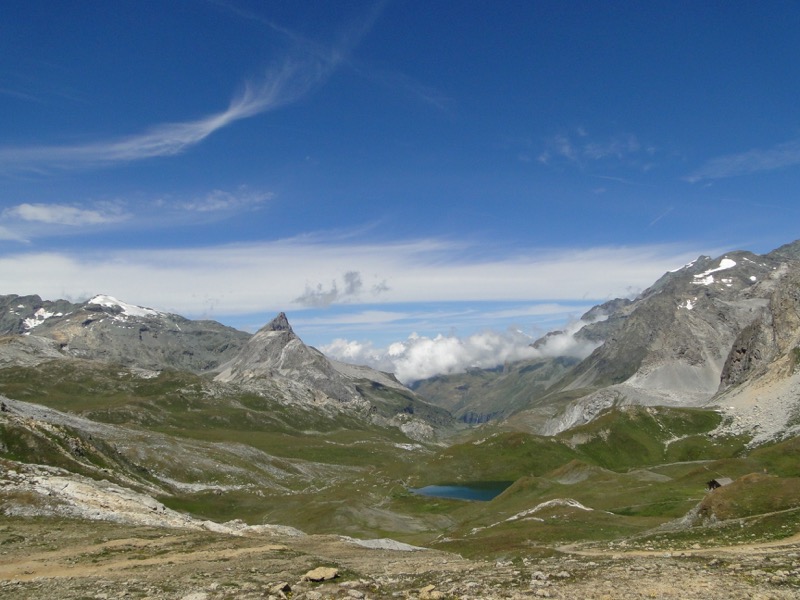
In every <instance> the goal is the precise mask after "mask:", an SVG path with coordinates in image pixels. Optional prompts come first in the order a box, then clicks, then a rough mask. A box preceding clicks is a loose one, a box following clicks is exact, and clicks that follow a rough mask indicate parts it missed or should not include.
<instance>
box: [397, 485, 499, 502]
mask: <svg viewBox="0 0 800 600" xmlns="http://www.w3.org/2000/svg"><path fill="white" fill-rule="evenodd" d="M512 483H513V482H511V481H485V482H479V483H470V484H467V485H428V486H425V487H421V488H417V489H412V490H411V491H412V492H413V493H414V494H419V495H420V496H432V497H434V498H451V499H455V500H478V501H481V502H486V501H488V500H491V499H492V498H494V497H495V496H499V495H500V494H502V493H503V491H505V489H506V488H507V487H508V486H510V485H511V484H512Z"/></svg>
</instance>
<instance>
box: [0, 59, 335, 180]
mask: <svg viewBox="0 0 800 600" xmlns="http://www.w3.org/2000/svg"><path fill="white" fill-rule="evenodd" d="M329 74H330V68H327V67H326V66H324V65H322V64H320V63H319V62H311V63H310V62H304V63H301V62H296V61H287V62H285V63H284V64H283V65H282V66H281V67H280V68H278V69H276V70H274V71H272V72H270V73H268V74H267V76H266V77H265V78H264V79H263V80H262V81H260V82H247V83H245V85H244V87H243V89H242V91H241V92H240V93H239V94H238V95H237V96H236V97H234V99H233V100H232V101H231V103H230V104H229V106H228V108H227V109H226V110H224V111H222V112H219V113H215V114H212V115H208V116H206V117H203V118H202V119H198V120H195V121H186V122H181V123H166V124H163V125H158V126H156V127H153V128H152V129H151V130H150V131H147V132H145V133H142V134H138V135H132V136H128V137H122V138H118V139H112V140H103V141H99V142H94V143H89V144H81V145H71V146H70V145H67V146H29V147H5V148H0V170H32V171H41V170H44V169H47V168H76V167H84V168H85V167H100V166H105V165H111V164H116V163H125V162H132V161H137V160H143V159H147V158H155V157H163V156H174V155H177V154H180V153H182V152H184V151H185V150H187V149H188V148H190V147H192V146H194V145H196V144H198V143H200V142H202V141H203V140H204V139H206V138H207V137H208V136H209V135H211V134H212V133H214V132H215V131H218V130H219V129H222V128H223V127H227V126H228V125H230V124H232V123H234V122H236V121H239V120H241V119H247V118H249V117H253V116H255V115H257V114H260V113H263V112H265V111H268V110H274V109H276V108H279V107H281V106H284V105H286V104H289V103H291V102H293V101H295V100H297V99H299V98H300V97H302V96H304V95H305V94H307V93H308V92H309V91H311V90H312V89H313V88H314V87H316V86H317V85H319V84H320V83H322V82H323V81H324V80H325V79H326V78H327V77H328V75H329Z"/></svg>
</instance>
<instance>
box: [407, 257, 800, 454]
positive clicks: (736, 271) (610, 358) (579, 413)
mask: <svg viewBox="0 0 800 600" xmlns="http://www.w3.org/2000/svg"><path fill="white" fill-rule="evenodd" d="M581 322H582V327H581V328H580V329H579V330H578V331H577V333H575V334H574V336H575V337H576V338H577V339H579V340H581V341H585V342H590V343H594V344H596V346H597V347H596V348H595V350H594V351H593V352H592V353H591V354H590V355H589V356H588V357H587V358H585V359H584V360H581V361H578V360H574V359H573V360H572V361H569V362H568V361H567V360H566V359H565V358H555V359H553V358H544V357H543V358H541V359H536V360H529V361H525V362H520V363H513V364H508V365H503V366H502V367H500V368H498V369H492V370H472V371H469V372H467V373H465V374H461V375H447V376H440V377H436V378H434V379H432V380H428V381H424V382H419V383H417V384H416V385H415V386H414V389H415V390H416V391H417V392H418V393H419V394H420V395H422V396H423V397H426V398H428V399H429V400H431V401H432V402H435V403H437V404H440V405H442V406H445V407H447V408H449V409H450V410H453V411H454V414H455V416H457V417H460V418H461V419H462V420H466V421H470V420H478V421H481V420H486V419H488V418H501V419H504V420H505V421H506V423H507V424H508V425H509V426H512V427H516V428H521V429H524V430H529V431H536V432H539V433H544V434H555V433H558V432H560V431H564V430H566V429H568V428H570V427H574V426H576V425H580V424H582V423H587V422H589V421H591V420H592V419H594V418H596V417H597V416H598V415H600V414H602V413H603V412H604V411H606V410H608V409H609V408H611V407H613V406H624V405H643V406H653V405H662V406H676V407H716V408H718V409H719V410H720V411H722V412H723V413H724V414H725V415H726V417H727V418H728V419H729V421H730V427H731V428H732V429H736V430H745V429H746V430H748V431H754V432H755V434H756V436H757V438H758V439H762V440H766V439H771V438H772V437H773V436H775V435H784V434H785V435H789V434H793V433H795V432H796V431H797V429H796V425H797V423H796V421H797V419H798V417H799V416H800V399H798V398H797V392H796V391H795V390H797V389H798V385H800V376H799V375H798V364H799V362H800V361H799V359H800V242H794V243H791V244H787V245H785V246H782V247H780V248H778V249H777V250H774V251H772V252H770V253H768V254H765V255H756V254H752V253H750V252H730V253H727V254H725V255H724V256H721V257H717V258H711V257H708V256H700V257H698V258H697V259H696V260H695V261H693V262H691V263H690V264H688V265H686V266H684V267H682V268H680V269H677V270H675V271H672V272H669V273H666V274H665V275H664V276H662V277H661V278H660V279H659V280H658V281H656V282H655V283H654V284H653V285H652V286H651V287H649V288H648V289H646V290H644V291H643V292H642V293H641V294H639V295H638V296H637V297H636V298H634V299H616V300H613V301H610V302H607V303H605V304H602V305H599V306H596V307H594V308H593V309H591V310H590V311H588V312H587V313H586V314H585V315H583V316H582V317H581ZM559 335H566V334H565V333H563V332H552V333H550V334H548V335H547V336H545V337H543V338H542V339H540V340H538V341H537V342H536V343H535V344H534V346H538V347H543V346H546V345H547V344H548V343H549V342H550V340H552V339H553V338H554V337H558V336H559Z"/></svg>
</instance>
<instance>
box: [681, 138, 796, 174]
mask: <svg viewBox="0 0 800 600" xmlns="http://www.w3.org/2000/svg"><path fill="white" fill-rule="evenodd" d="M795 165H800V140H792V141H789V142H785V143H783V144H778V145H777V146H774V147H772V148H769V149H767V150H763V149H758V148H755V149H753V150H749V151H747V152H742V153H739V154H728V155H726V156H720V157H717V158H713V159H711V160H709V161H708V162H706V163H705V164H704V165H703V166H702V167H700V168H699V169H697V170H696V171H694V173H692V174H690V175H688V176H687V177H686V178H685V180H686V181H688V182H689V183H697V182H700V181H706V180H709V179H725V178H728V177H737V176H739V175H749V174H751V173H759V172H761V171H773V170H775V169H781V168H784V167H791V166H795Z"/></svg>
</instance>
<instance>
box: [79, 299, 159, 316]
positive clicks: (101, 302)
mask: <svg viewBox="0 0 800 600" xmlns="http://www.w3.org/2000/svg"><path fill="white" fill-rule="evenodd" d="M86 304H96V305H98V306H104V307H106V308H111V309H114V310H119V311H120V312H121V314H123V315H125V316H126V317H156V316H158V315H161V314H164V313H161V312H159V311H157V310H153V309H152V308H145V307H143V306H136V305H135V304H128V303H127V302H122V301H121V300H117V299H116V298H114V297H113V296H106V295H103V294H100V295H98V296H95V297H94V298H92V299H91V300H89V301H88V302H87V303H86Z"/></svg>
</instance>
